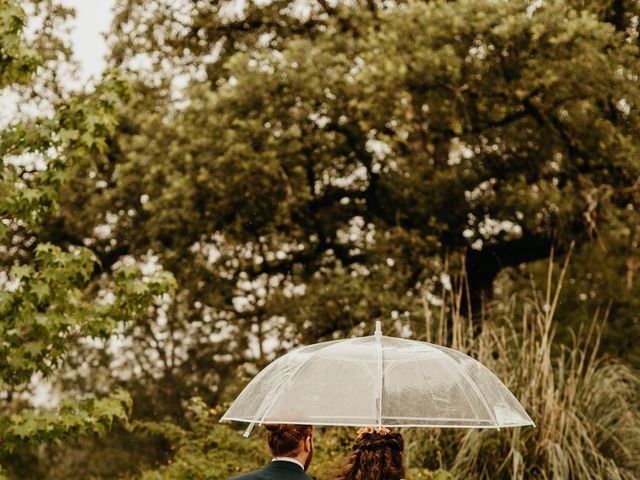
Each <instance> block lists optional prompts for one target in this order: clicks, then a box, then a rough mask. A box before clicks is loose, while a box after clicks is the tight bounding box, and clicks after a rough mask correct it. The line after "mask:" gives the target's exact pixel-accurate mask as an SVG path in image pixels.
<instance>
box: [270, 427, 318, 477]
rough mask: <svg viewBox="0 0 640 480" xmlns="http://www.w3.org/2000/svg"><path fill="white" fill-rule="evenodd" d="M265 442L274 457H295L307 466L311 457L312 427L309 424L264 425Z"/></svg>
mask: <svg viewBox="0 0 640 480" xmlns="http://www.w3.org/2000/svg"><path fill="white" fill-rule="evenodd" d="M265 428H266V429H267V442H268V443H269V448H270V449H271V454H272V455H273V456H274V457H289V458H295V459H296V460H298V461H299V462H300V463H302V464H303V465H304V469H305V471H306V470H307V469H308V468H309V464H310V463H311V459H312V458H313V427H312V426H311V425H289V424H274V425H265Z"/></svg>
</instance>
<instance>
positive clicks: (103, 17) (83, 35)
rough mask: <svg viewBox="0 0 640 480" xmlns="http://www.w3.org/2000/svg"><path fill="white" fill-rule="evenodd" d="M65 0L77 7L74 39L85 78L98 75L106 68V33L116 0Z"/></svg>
mask: <svg viewBox="0 0 640 480" xmlns="http://www.w3.org/2000/svg"><path fill="white" fill-rule="evenodd" d="M62 3H63V4H65V5H67V6H70V7H73V8H75V9H76V19H75V21H74V22H73V24H72V28H73V30H72V41H73V49H74V53H75V57H76V58H77V59H78V60H79V61H80V65H81V67H82V70H81V75H82V79H83V80H87V79H89V78H90V77H95V76H97V75H99V74H100V72H102V70H103V69H104V67H105V62H104V57H105V53H106V51H107V49H106V44H105V41H104V37H103V34H104V33H105V32H106V31H107V30H108V29H109V27H110V25H111V19H112V18H113V13H112V11H111V9H112V7H113V3H114V0H62Z"/></svg>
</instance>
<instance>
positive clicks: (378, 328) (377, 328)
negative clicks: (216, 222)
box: [375, 320, 382, 335]
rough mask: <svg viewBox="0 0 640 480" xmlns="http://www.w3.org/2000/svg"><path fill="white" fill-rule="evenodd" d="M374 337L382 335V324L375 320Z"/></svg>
mask: <svg viewBox="0 0 640 480" xmlns="http://www.w3.org/2000/svg"><path fill="white" fill-rule="evenodd" d="M375 335H382V322H381V321H380V320H376V331H375Z"/></svg>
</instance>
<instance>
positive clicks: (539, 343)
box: [409, 255, 640, 480]
mask: <svg viewBox="0 0 640 480" xmlns="http://www.w3.org/2000/svg"><path fill="white" fill-rule="evenodd" d="M569 257H570V255H569V256H567V259H566V260H565V263H564V265H563V266H562V268H560V270H559V271H558V272H555V271H554V269H555V267H554V262H553V256H552V257H551V260H550V262H549V267H548V275H547V281H546V285H545V287H544V288H543V293H538V292H539V289H538V288H537V286H536V285H532V289H531V295H529V297H528V298H526V299H524V300H523V299H521V298H519V299H516V297H512V298H511V299H510V300H509V301H508V302H506V304H505V303H500V304H497V305H493V306H489V307H488V308H486V309H485V311H483V313H482V322H481V325H482V327H481V330H480V333H478V330H477V326H476V329H475V331H474V323H475V325H477V319H475V320H473V319H472V318H471V315H463V314H462V310H461V308H460V306H461V304H462V300H463V295H467V289H466V287H465V284H466V282H465V278H464V272H463V274H462V275H458V277H457V279H456V282H455V286H454V288H453V289H452V290H451V291H448V292H447V291H443V294H444V295H445V296H446V301H445V302H443V305H442V307H440V308H439V311H435V312H434V311H433V310H431V308H430V307H429V304H428V303H427V302H426V301H425V302H424V308H425V330H426V332H427V333H426V334H425V337H426V338H425V339H426V340H428V341H432V342H434V343H439V344H441V345H447V346H450V347H451V348H455V349H457V350H460V351H463V352H465V353H467V354H468V355H471V356H473V357H474V358H476V359H477V360H479V361H480V362H481V363H482V364H484V365H485V366H487V367H488V368H490V369H491V370H492V371H493V372H494V373H495V374H496V375H497V376H498V377H499V378H500V379H501V380H502V381H503V382H504V383H505V384H506V385H507V386H508V387H509V388H510V390H511V391H512V392H513V393H514V394H515V395H516V397H517V398H518V399H519V400H520V401H521V403H522V404H523V406H524V407H525V409H526V410H527V412H528V413H529V414H530V415H531V417H532V419H533V420H534V422H535V423H536V428H530V427H527V428H514V429H506V430H503V431H500V432H498V431H495V430H471V431H466V432H459V431H451V430H449V431H444V430H440V431H435V430H424V429H423V430H415V431H413V432H411V434H410V438H411V441H410V443H409V446H410V451H409V455H410V457H412V459H411V461H412V463H415V462H416V461H417V462H421V463H423V466H428V467H430V468H437V467H441V468H445V469H447V470H449V471H451V472H452V473H453V474H454V475H455V476H456V477H457V478H464V479H499V478H505V479H506V478H509V479H576V480H577V479H624V480H627V479H628V480H631V479H638V478H640V372H638V371H635V370H633V369H632V368H631V367H629V366H627V365H625V364H624V363H622V362H621V361H618V360H615V359H607V358H602V357H601V356H599V355H598V347H599V342H600V336H601V332H602V329H603V328H604V326H605V324H606V318H607V313H608V312H607V311H606V309H605V311H603V312H596V314H595V315H594V316H593V318H591V319H587V321H586V322H585V323H586V324H587V325H588V326H587V327H586V328H583V329H581V330H580V331H578V332H575V334H574V335H573V341H572V344H571V345H559V344H557V342H555V334H556V325H557V321H556V319H555V318H554V314H555V311H556V307H557V305H558V301H559V299H560V294H561V290H562V285H563V282H564V280H565V274H566V271H567V265H568V261H569V260H568V259H569Z"/></svg>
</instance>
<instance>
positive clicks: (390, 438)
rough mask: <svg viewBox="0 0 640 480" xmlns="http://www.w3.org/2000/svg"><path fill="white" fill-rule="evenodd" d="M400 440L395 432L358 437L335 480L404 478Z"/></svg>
mask: <svg viewBox="0 0 640 480" xmlns="http://www.w3.org/2000/svg"><path fill="white" fill-rule="evenodd" d="M403 450H404V440H403V439H402V435H400V433H398V432H390V433H387V434H386V435H381V434H379V433H376V432H367V433H363V434H362V435H359V436H358V438H357V439H356V443H355V445H354V446H353V453H352V454H351V456H350V457H349V459H348V460H347V463H346V465H345V466H344V467H343V468H342V470H341V471H340V473H338V475H337V476H336V479H337V480H365V479H366V480H400V479H402V478H404V465H403V463H402V451H403Z"/></svg>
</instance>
